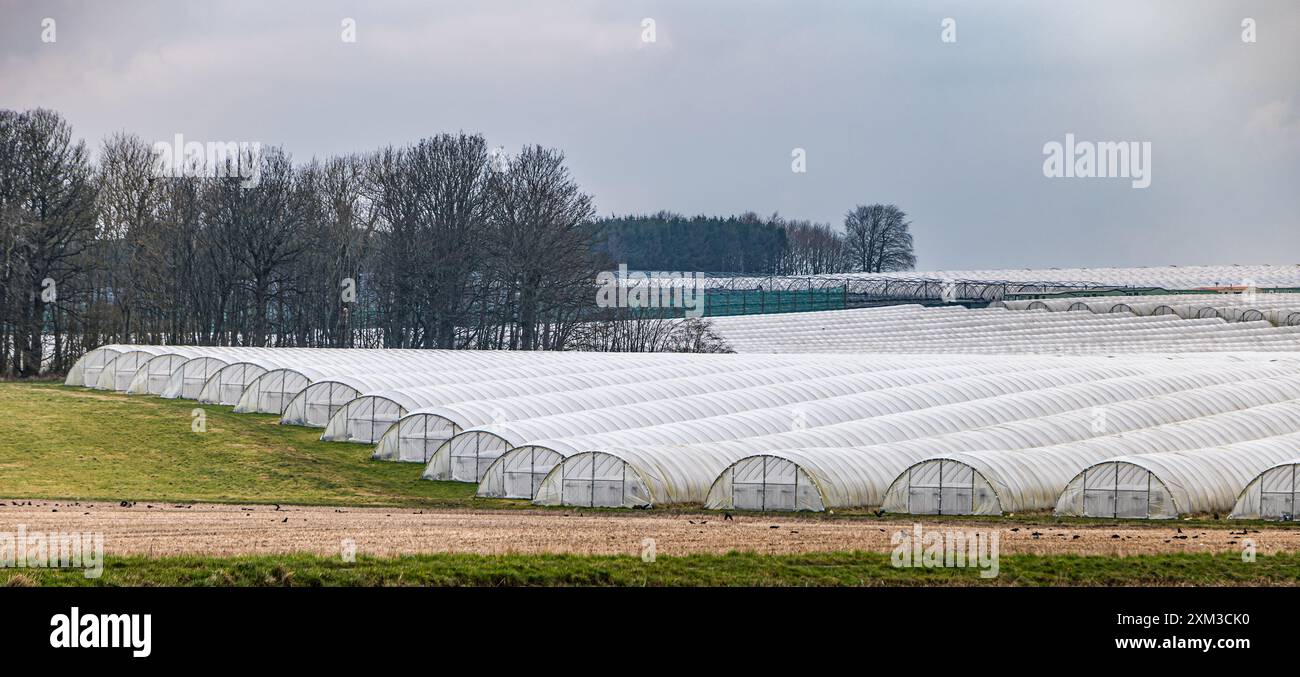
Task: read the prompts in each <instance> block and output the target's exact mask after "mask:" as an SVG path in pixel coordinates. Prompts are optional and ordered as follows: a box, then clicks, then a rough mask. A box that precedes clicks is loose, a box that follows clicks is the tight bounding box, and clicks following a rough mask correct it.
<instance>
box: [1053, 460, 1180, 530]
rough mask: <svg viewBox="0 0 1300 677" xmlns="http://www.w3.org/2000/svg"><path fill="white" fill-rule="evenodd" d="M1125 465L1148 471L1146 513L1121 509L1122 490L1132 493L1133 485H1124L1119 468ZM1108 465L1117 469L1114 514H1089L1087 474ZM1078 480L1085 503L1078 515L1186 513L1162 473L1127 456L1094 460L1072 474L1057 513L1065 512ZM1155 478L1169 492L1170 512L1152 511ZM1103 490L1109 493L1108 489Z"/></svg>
mask: <svg viewBox="0 0 1300 677" xmlns="http://www.w3.org/2000/svg"><path fill="white" fill-rule="evenodd" d="M1121 465H1126V466H1131V467H1133V468H1138V469H1140V470H1142V472H1144V473H1146V480H1147V486H1146V489H1144V490H1142V492H1141V493H1143V494H1145V495H1146V500H1145V503H1146V510H1145V514H1143V515H1131V514H1120V509H1119V506H1120V492H1121V491H1123V492H1130V493H1131V492H1132V490H1131V489H1120V479H1119V476H1120V473H1119V468H1120V466H1121ZM1105 466H1113V472H1114V474H1115V482H1114V485H1113V488H1112V489H1111V490H1110V492H1109V493H1110V496H1111V499H1112V500H1111V504H1112V505H1113V506H1114V510H1112V512H1111V514H1109V515H1104V514H1094V515H1090V514H1088V503H1087V501H1088V492H1089V490H1088V485H1087V482H1088V478H1087V475H1088V472H1089V471H1090V470H1093V469H1096V468H1101V467H1105ZM1076 480H1077V481H1079V482H1080V485H1079V490H1078V494H1079V500H1080V501H1081V506H1082V509H1081V510H1080V511H1079V513H1078V516H1080V517H1087V518H1091V519H1174V518H1176V517H1177V516H1179V515H1181V514H1183V508H1182V507H1180V506H1179V505H1178V495H1177V493H1176V492H1174V491H1173V490H1172V489H1170V487H1169V484H1168V483H1166V482H1165V481H1164V479H1162V478H1161V477H1160V476H1159V475H1158V474H1156V471H1155V470H1154V469H1152V468H1149V467H1147V466H1146V465H1144V464H1142V463H1137V462H1134V461H1133V460H1130V459H1124V458H1123V457H1120V458H1113V459H1106V460H1103V461H1098V462H1096V463H1093V464H1091V465H1089V466H1087V467H1085V468H1084V469H1083V470H1080V471H1079V472H1078V474H1076V475H1075V476H1074V477H1072V478H1070V481H1069V482H1067V483H1066V485H1065V489H1064V490H1062V491H1061V495H1060V496H1059V497H1058V499H1057V505H1056V508H1055V509H1054V510H1053V511H1052V512H1053V514H1056V515H1062V514H1064V513H1063V512H1062V511H1061V506H1062V505H1063V504H1064V501H1065V500H1066V494H1068V493H1070V490H1071V487H1073V486H1075V481H1076ZM1153 482H1154V483H1155V484H1157V485H1158V486H1159V489H1160V490H1161V491H1162V492H1163V494H1164V496H1166V497H1167V498H1168V499H1169V507H1170V511H1169V514H1168V515H1167V516H1160V515H1154V514H1152V510H1151V507H1152V503H1151V496H1152V495H1153V492H1152V489H1153V484H1152V483H1153ZM1102 493H1105V492H1104V490H1103V492H1102Z"/></svg>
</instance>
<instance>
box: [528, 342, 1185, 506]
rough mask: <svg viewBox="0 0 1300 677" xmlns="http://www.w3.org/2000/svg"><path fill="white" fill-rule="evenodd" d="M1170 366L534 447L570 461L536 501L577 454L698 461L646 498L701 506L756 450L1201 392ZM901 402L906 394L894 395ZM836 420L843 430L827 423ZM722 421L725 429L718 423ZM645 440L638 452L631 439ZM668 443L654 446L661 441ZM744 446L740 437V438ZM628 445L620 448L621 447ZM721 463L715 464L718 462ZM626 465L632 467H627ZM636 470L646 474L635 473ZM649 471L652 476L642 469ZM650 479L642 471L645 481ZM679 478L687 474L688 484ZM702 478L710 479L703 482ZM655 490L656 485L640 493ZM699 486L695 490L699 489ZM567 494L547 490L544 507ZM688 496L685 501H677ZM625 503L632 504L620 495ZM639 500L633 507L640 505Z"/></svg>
mask: <svg viewBox="0 0 1300 677" xmlns="http://www.w3.org/2000/svg"><path fill="white" fill-rule="evenodd" d="M1162 369H1163V370H1164V371H1171V370H1170V369H1169V365H1153V364H1147V365H1143V364H1140V363H1139V364H1134V365H1130V366H1119V365H1113V366H1109V367H1092V368H1079V369H1059V370H1051V369H1041V370H1037V371H1033V372H1028V373H1012V374H1001V375H997V376H991V377H975V378H970V379H953V380H950V381H946V382H943V383H935V384H926V385H924V386H909V387H905V388H898V389H892V390H890V391H882V392H878V393H865V394H863V395H858V396H852V397H850V398H831V399H829V400H823V401H819V402H813V403H808V404H805V405H801V406H802V407H804V408H806V409H807V410H809V411H810V412H811V413H810V414H808V415H807V416H805V417H803V419H802V421H800V423H799V425H796V426H790V425H789V421H790V420H791V416H792V415H793V412H792V411H791V409H790V408H785V409H784V410H783V409H782V408H777V409H775V410H760V411H758V412H748V415H747V416H741V417H729V416H722V417H714V418H712V419H700V420H698V421H690V422H687V423H684V424H670V425H665V426H652V427H648V428H641V429H635V430H628V431H620V432H618V433H610V434H606V435H594V436H585V437H576V438H570V439H562V440H547V441H542V442H538V443H535V444H534V446H538V447H545V448H547V449H550V450H552V451H555V452H557V453H560V454H561V455H565V456H566V458H565V460H564V461H562V462H561V463H560V464H559V465H558V466H556V467H555V468H554V469H552V470H551V471H550V472H549V473H548V474H547V475H546V477H545V478H544V479H543V480H542V481H541V483H540V485H539V488H538V496H539V497H540V496H541V495H542V493H541V492H542V491H543V489H545V488H546V487H547V485H548V483H552V484H554V483H556V482H562V481H563V480H564V477H565V473H564V470H563V468H564V465H565V464H566V463H568V462H569V459H570V458H572V457H573V456H574V455H576V454H579V453H582V452H586V451H600V452H616V451H622V450H625V449H627V448H630V447H635V452H636V453H635V455H634V456H633V457H632V461H634V462H638V463H639V462H647V463H653V462H654V460H653V459H655V458H656V456H657V455H658V454H659V453H663V454H667V455H669V456H671V457H672V458H673V459H680V458H682V456H683V454H685V456H686V457H692V456H694V457H697V458H698V460H697V461H695V462H689V461H680V460H678V461H677V462H675V464H674V468H675V471H676V472H677V473H678V474H677V475H675V476H676V477H678V478H679V479H681V482H680V483H679V484H677V485H675V486H673V487H670V490H669V491H666V492H664V493H658V494H656V493H652V495H651V499H653V501H652V502H654V503H660V502H665V501H668V502H671V501H678V500H690V501H698V502H703V501H704V500H705V499H706V498H707V489H708V487H709V486H710V485H711V484H712V482H713V481H714V480H715V479H716V478H717V476H718V475H719V474H720V473H721V472H722V471H723V470H724V469H725V468H726V466H727V465H730V464H731V463H734V462H735V461H738V460H740V459H741V458H744V457H745V456H749V455H752V454H754V453H757V452H760V451H769V450H780V449H791V448H801V447H810V446H866V445H874V444H884V443H887V442H897V441H902V440H907V439H916V438H920V437H926V436H932V435H939V434H943V433H949V432H956V431H959V430H969V429H973V428H979V427H986V426H992V425H996V424H998V423H1003V422H1009V421H1014V420H1020V419H1024V418H1032V417H1039V416H1047V415H1051V414H1055V413H1063V412H1066V411H1071V410H1078V409H1082V408H1086V407H1097V406H1102V405H1106V404H1112V403H1115V402H1122V401H1126V400H1133V399H1139V398H1144V397H1153V396H1156V395H1161V394H1167V393H1172V392H1178V391H1181V390H1187V389H1190V388H1194V387H1197V385H1198V383H1199V382H1200V379H1198V378H1197V377H1196V376H1194V375H1193V370H1190V369H1179V370H1176V371H1175V372H1174V373H1161V370H1162ZM900 394H902V395H903V396H901V397H900V396H899V395H900ZM783 416H784V421H785V425H782V424H781V423H776V426H775V427H777V428H780V427H785V428H787V429H789V428H791V427H793V428H794V429H793V430H791V431H789V432H774V433H769V434H757V435H755V434H752V433H751V434H749V435H746V434H743V433H742V434H734V433H735V432H736V431H737V430H740V431H747V430H755V429H761V428H764V427H770V426H772V425H773V423H774V420H775V421H780V420H782V417H783ZM835 418H841V419H843V420H842V421H841V422H831V421H833V420H834V419H835ZM719 423H721V425H718V424H719ZM720 430H722V431H730V433H732V434H731V435H730V438H729V440H730V441H722V442H714V443H697V444H687V445H685V446H682V445H683V442H685V441H689V440H691V439H700V438H692V437H691V436H690V433H692V432H695V433H699V434H702V435H703V436H705V437H706V438H707V437H712V438H713V439H719V438H725V437H727V432H719V431H720ZM638 437H639V438H641V441H640V444H638V443H637V438H638ZM665 437H666V438H668V440H667V442H666V443H662V442H660V443H658V444H656V443H657V442H659V441H660V440H662V439H664V438H665ZM740 438H743V439H740ZM623 445H626V446H623ZM720 461H722V462H721V463H719V462H720ZM625 462H628V461H626V460H625ZM636 470H638V471H643V470H646V469H645V468H639V467H638V468H636ZM646 472H649V471H646ZM646 472H643V473H641V474H642V476H645V475H646ZM682 473H686V474H689V475H690V476H689V478H686V477H684V476H683V475H682ZM706 475H707V476H706ZM645 486H646V487H647V489H648V490H649V491H651V492H654V491H655V487H656V486H658V485H656V484H655V483H653V482H650V483H649V484H646V485H645ZM699 487H703V489H702V490H700V491H698V492H696V491H695V489H696V488H699ZM561 495H564V494H563V492H561V491H560V489H559V488H558V487H555V486H552V487H551V488H550V489H549V493H547V494H546V496H547V498H546V499H544V500H543V502H545V501H547V500H555V499H556V497H558V496H561ZM685 496H689V497H690V498H689V499H683V498H682V497H685ZM624 499H625V500H624V501H623V502H624V503H626V502H627V501H630V500H633V499H631V498H628V497H626V496H625V497H624ZM637 500H639V499H637Z"/></svg>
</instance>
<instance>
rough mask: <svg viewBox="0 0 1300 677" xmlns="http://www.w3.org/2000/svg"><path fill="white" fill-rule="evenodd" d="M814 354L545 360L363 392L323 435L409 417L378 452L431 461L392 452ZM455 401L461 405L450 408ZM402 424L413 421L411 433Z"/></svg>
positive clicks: (688, 390) (695, 385)
mask: <svg viewBox="0 0 1300 677" xmlns="http://www.w3.org/2000/svg"><path fill="white" fill-rule="evenodd" d="M807 362H808V360H807V358H803V357H782V356H771V357H759V356H740V355H729V356H725V357H719V358H717V359H712V360H689V361H683V362H674V363H670V364H664V363H663V362H662V361H661V360H645V359H638V358H636V357H634V356H629V357H628V359H626V360H620V361H619V362H618V363H616V364H611V363H610V362H608V361H574V362H570V363H568V364H566V365H550V366H539V367H538V368H535V369H534V371H533V372H532V375H531V376H530V375H528V374H521V373H519V370H518V369H514V370H510V372H509V373H506V374H501V375H500V377H499V379H497V380H491V381H489V380H482V379H477V378H467V379H465V380H462V381H461V382H460V383H457V384H456V385H457V386H460V387H449V386H450V384H445V385H440V386H422V387H415V388H408V389H396V390H387V391H381V392H379V393H375V394H371V395H363V396H361V397H358V398H357V399H355V400H352V401H351V402H349V403H348V404H347V405H346V406H344V408H343V409H341V410H340V411H339V412H338V413H337V414H335V415H334V417H333V418H331V419H330V423H329V425H327V426H326V428H325V434H324V435H323V436H322V438H321V439H325V440H333V441H349V442H351V441H355V442H367V443H374V442H375V441H377V440H378V439H379V437H380V436H381V435H386V432H387V431H388V429H389V426H391V425H392V424H393V423H397V422H398V420H399V419H403V421H402V423H403V424H404V425H403V426H399V427H398V429H397V430H395V431H393V435H392V437H390V438H389V440H388V442H387V443H381V444H380V445H379V447H378V448H377V449H376V450H375V455H374V458H376V459H381V460H412V461H421V462H427V461H428V460H429V457H428V455H427V454H421V455H419V456H415V455H414V454H411V455H410V456H408V457H406V458H402V457H401V456H400V455H399V454H396V453H392V452H396V451H398V450H400V449H401V448H402V447H403V446H405V447H406V448H407V449H416V448H418V449H421V450H423V449H426V448H428V446H429V443H430V442H431V441H433V440H434V439H446V437H447V435H446V434H443V433H445V432H446V431H450V430H457V431H459V430H463V429H465V428H469V427H472V426H474V425H478V424H480V423H487V422H490V421H514V420H518V419H520V418H536V417H540V416H546V415H548V414H557V413H562V412H572V411H582V410H586V409H595V408H600V407H605V406H612V405H617V404H626V403H629V402H640V401H645V400H651V399H658V398H662V397H675V396H684V395H689V394H693V393H700V392H714V391H721V390H730V389H734V388H738V387H743V385H745V384H750V385H757V383H756V382H755V381H756V379H758V378H760V377H759V376H758V374H760V373H762V372H764V371H765V370H769V369H775V368H787V369H795V370H799V369H804V368H805V367H803V366H799V367H791V366H790V365H804V364H806V363H807ZM480 373H481V372H480ZM735 374H740V375H741V380H739V381H736V380H735V379H734V378H732V379H727V378H724V376H725V375H735ZM746 374H751V375H750V376H745V375H746ZM467 376H469V375H467ZM466 380H467V381H468V382H470V383H475V385H474V386H472V387H464V386H467V385H468V383H466V382H465V381H466ZM732 383H735V385H731V384H732ZM453 404H454V405H455V407H454V409H448V410H446V411H444V410H443V408H444V407H449V406H451V405H453ZM426 419H438V420H426ZM403 427H404V428H405V429H406V433H405V438H403V433H402V428H403ZM416 437H419V438H420V439H418V440H417V439H415V438H416ZM434 446H435V447H436V446H437V445H436V444H434ZM390 454H391V455H390ZM411 456H414V458H412V457H411Z"/></svg>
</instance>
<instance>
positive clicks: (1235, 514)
mask: <svg viewBox="0 0 1300 677" xmlns="http://www.w3.org/2000/svg"><path fill="white" fill-rule="evenodd" d="M1297 510H1300V457H1296V458H1293V459H1291V460H1288V461H1283V462H1281V463H1278V464H1277V465H1274V466H1272V467H1270V468H1268V469H1267V470H1265V471H1264V472H1261V473H1260V474H1259V475H1257V476H1255V479H1253V480H1251V481H1250V483H1249V484H1247V485H1246V488H1245V489H1242V490H1241V493H1240V494H1238V496H1237V503H1236V504H1235V505H1234V506H1232V512H1231V513H1230V514H1229V515H1228V517H1229V518H1230V519H1253V520H1258V519H1263V520H1281V521H1284V522H1291V521H1294V520H1295V518H1296V514H1297Z"/></svg>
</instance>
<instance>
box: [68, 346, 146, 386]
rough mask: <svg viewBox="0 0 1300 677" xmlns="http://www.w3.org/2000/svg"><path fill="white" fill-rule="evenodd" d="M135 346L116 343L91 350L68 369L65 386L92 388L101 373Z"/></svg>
mask: <svg viewBox="0 0 1300 677" xmlns="http://www.w3.org/2000/svg"><path fill="white" fill-rule="evenodd" d="M132 347H133V346H129V345H125V344H120V343H114V344H110V345H105V346H100V347H98V348H95V349H94V350H89V351H87V352H86V354H85V355H82V356H81V357H79V358H77V361H76V362H73V363H72V367H70V368H69V369H68V376H67V378H65V379H64V380H63V385H65V386H79V387H83V388H90V387H93V386H94V385H95V383H96V382H97V381H99V372H100V370H101V369H103V368H104V365H105V364H108V363H109V362H111V361H112V360H113V358H115V357H117V356H118V355H119V354H120V353H121V352H122V351H123V350H130V349H131V348H132Z"/></svg>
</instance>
